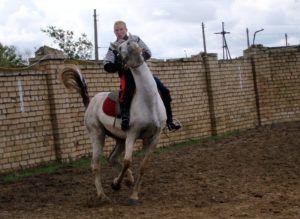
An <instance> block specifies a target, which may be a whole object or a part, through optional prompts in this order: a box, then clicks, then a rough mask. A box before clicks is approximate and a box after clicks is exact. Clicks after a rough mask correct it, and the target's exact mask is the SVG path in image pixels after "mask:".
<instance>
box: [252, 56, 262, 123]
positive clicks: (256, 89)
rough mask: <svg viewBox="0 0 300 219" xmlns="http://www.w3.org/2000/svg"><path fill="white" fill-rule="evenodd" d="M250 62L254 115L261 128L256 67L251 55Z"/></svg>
mask: <svg viewBox="0 0 300 219" xmlns="http://www.w3.org/2000/svg"><path fill="white" fill-rule="evenodd" d="M250 61H251V70H252V75H253V87H254V95H255V105H256V114H257V122H258V126H261V115H260V103H259V94H258V88H257V77H256V68H255V67H256V66H255V60H254V57H253V55H251V56H250Z"/></svg>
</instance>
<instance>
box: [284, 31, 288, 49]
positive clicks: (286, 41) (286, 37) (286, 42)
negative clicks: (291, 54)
mask: <svg viewBox="0 0 300 219" xmlns="http://www.w3.org/2000/svg"><path fill="white" fill-rule="evenodd" d="M284 36H285V46H288V45H289V44H288V35H287V33H285V34H284Z"/></svg>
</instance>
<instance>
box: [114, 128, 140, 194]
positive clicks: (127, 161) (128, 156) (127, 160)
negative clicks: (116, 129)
mask: <svg viewBox="0 0 300 219" xmlns="http://www.w3.org/2000/svg"><path fill="white" fill-rule="evenodd" d="M136 138H137V132H134V131H132V132H130V133H127V138H126V142H125V156H124V160H123V166H122V169H121V172H120V174H119V175H118V177H116V178H115V179H114V181H113V183H112V187H113V188H116V189H118V188H120V186H121V182H122V180H123V178H124V176H125V174H126V173H127V172H128V169H129V168H130V166H131V163H132V152H133V145H134V143H135V140H136Z"/></svg>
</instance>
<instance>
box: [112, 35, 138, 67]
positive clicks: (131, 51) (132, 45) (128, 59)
mask: <svg viewBox="0 0 300 219" xmlns="http://www.w3.org/2000/svg"><path fill="white" fill-rule="evenodd" d="M111 47H112V48H114V49H116V50H117V51H118V53H119V54H120V55H121V58H122V60H123V62H124V63H126V64H127V65H128V66H129V67H131V68H135V67H138V66H140V65H142V64H143V63H144V59H143V56H142V49H141V48H140V47H139V45H138V43H137V42H136V41H135V40H134V39H133V37H132V35H131V34H129V37H128V39H127V40H126V41H124V42H122V43H121V44H120V45H116V44H113V43H111Z"/></svg>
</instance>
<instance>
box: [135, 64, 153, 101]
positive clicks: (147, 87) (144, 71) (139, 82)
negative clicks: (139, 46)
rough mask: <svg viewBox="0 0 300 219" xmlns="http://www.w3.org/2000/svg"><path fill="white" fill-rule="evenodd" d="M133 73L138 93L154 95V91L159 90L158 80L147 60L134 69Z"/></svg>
mask: <svg viewBox="0 0 300 219" xmlns="http://www.w3.org/2000/svg"><path fill="white" fill-rule="evenodd" d="M132 75H133V77H134V81H135V84H136V93H137V95H138V94H139V93H140V94H143V95H147V94H148V95H150V96H152V95H153V93H156V92H157V86H156V82H155V80H154V78H153V75H152V73H151V71H150V69H149V67H148V65H147V64H146V63H145V62H144V63H143V64H142V65H140V66H139V67H137V68H134V69H132Z"/></svg>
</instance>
